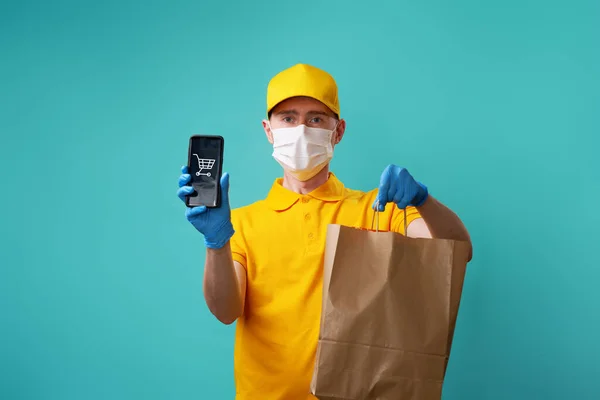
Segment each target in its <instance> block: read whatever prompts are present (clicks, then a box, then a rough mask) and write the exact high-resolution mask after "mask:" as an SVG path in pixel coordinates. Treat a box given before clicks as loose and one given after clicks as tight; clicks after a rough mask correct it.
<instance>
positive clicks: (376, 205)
mask: <svg viewBox="0 0 600 400" xmlns="http://www.w3.org/2000/svg"><path fill="white" fill-rule="evenodd" d="M402 211H404V236H408V225H407V220H406V207H405V208H403V209H402ZM376 220H377V225H376V227H375V230H376V232H379V200H376V201H375V210H374V212H373V219H372V220H371V230H373V225H374V224H375V221H376Z"/></svg>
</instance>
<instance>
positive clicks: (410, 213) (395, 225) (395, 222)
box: [391, 204, 422, 236]
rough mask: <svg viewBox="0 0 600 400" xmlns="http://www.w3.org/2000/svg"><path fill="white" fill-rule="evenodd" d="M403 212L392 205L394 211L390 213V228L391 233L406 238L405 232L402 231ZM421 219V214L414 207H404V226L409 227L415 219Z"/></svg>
mask: <svg viewBox="0 0 600 400" xmlns="http://www.w3.org/2000/svg"><path fill="white" fill-rule="evenodd" d="M404 215H405V213H404V210H403V209H400V208H398V207H397V206H396V205H395V204H394V210H393V211H392V222H391V228H392V231H393V232H397V233H401V234H403V235H404V236H406V232H405V231H404ZM419 218H422V217H421V214H420V213H419V211H418V210H417V208H416V207H412V206H409V207H406V226H408V225H410V224H411V222H413V221H414V220H416V219H419Z"/></svg>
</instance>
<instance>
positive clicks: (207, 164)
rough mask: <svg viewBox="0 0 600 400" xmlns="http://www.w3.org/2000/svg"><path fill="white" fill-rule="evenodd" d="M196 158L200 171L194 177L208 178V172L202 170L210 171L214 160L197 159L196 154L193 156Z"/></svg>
mask: <svg viewBox="0 0 600 400" xmlns="http://www.w3.org/2000/svg"><path fill="white" fill-rule="evenodd" d="M194 155H195V156H196V158H197V159H198V168H200V170H199V171H198V172H196V176H200V175H204V176H210V172H204V173H203V172H202V170H203V169H212V167H213V165H215V160H213V159H211V158H200V157H198V154H194Z"/></svg>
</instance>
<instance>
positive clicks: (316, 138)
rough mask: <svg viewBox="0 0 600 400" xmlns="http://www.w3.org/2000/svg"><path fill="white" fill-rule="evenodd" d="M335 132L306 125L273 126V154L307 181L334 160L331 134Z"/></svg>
mask: <svg viewBox="0 0 600 400" xmlns="http://www.w3.org/2000/svg"><path fill="white" fill-rule="evenodd" d="M336 128H337V126H336ZM334 131H335V129H334V130H333V131H330V130H328V129H321V128H311V127H307V126H306V125H298V126H296V127H293V128H280V129H271V132H272V133H273V157H274V158H275V160H277V162H278V163H279V164H281V166H282V167H283V168H284V169H285V170H286V171H288V172H289V173H290V174H292V175H293V176H294V177H295V178H296V179H298V180H300V181H307V180H309V179H310V178H312V177H313V176H315V175H316V174H318V173H319V172H320V171H321V170H322V169H323V167H325V165H327V164H328V163H329V161H331V158H332V157H333V145H332V144H331V136H332V135H333V132H334Z"/></svg>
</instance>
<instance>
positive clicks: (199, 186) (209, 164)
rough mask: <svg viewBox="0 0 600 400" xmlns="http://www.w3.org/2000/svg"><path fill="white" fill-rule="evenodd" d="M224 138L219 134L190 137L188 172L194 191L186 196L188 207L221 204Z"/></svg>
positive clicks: (218, 205)
mask: <svg viewBox="0 0 600 400" xmlns="http://www.w3.org/2000/svg"><path fill="white" fill-rule="evenodd" d="M224 142H225V141H224V140H223V137H221V136H213V135H194V136H192V137H190V144H189V150H188V172H189V174H190V175H191V182H190V185H191V186H192V187H193V188H194V193H192V194H191V195H189V196H187V199H186V204H187V206H188V207H197V206H206V207H220V206H221V175H222V169H223V147H224Z"/></svg>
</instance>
